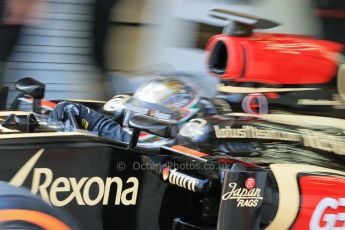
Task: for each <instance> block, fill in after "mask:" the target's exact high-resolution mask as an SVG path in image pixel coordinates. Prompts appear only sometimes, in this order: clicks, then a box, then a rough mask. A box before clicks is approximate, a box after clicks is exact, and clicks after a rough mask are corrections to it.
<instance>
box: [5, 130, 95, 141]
mask: <svg viewBox="0 0 345 230" xmlns="http://www.w3.org/2000/svg"><path fill="white" fill-rule="evenodd" d="M60 136H89V137H95V135H93V134H88V133H84V132H50V133H11V134H4V135H0V140H1V139H11V138H31V137H60Z"/></svg>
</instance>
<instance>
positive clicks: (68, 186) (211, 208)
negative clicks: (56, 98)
mask: <svg viewBox="0 0 345 230" xmlns="http://www.w3.org/2000/svg"><path fill="white" fill-rule="evenodd" d="M22 83H23V82H22ZM24 83H25V84H17V86H18V88H19V89H20V90H22V91H23V92H24V94H25V95H31V96H33V97H34V99H33V101H34V102H35V103H34V110H35V112H25V111H18V110H14V111H3V112H0V118H1V121H2V122H1V126H0V180H2V181H6V182H8V183H9V184H10V185H11V186H15V187H26V188H28V189H29V190H30V191H31V192H32V193H33V194H38V195H40V196H41V198H42V199H43V200H45V201H46V202H49V203H50V204H51V205H52V206H53V207H55V208H56V209H65V210H67V212H69V214H70V215H71V216H72V217H73V218H74V220H75V221H76V222H77V224H78V225H79V226H80V227H81V229H90V230H91V229H92V230H95V229H112V230H114V229H174V230H180V229H196V230H206V229H218V230H225V229H290V228H291V229H307V228H310V229H320V228H335V227H339V228H342V227H344V223H345V221H344V218H343V215H344V206H345V204H344V200H345V192H344V191H345V169H344V155H345V150H344V149H345V146H344V145H345V136H344V131H345V121H344V120H340V119H336V118H321V117H316V116H300V115H286V114H285V115H284V114H272V115H265V116H257V115H248V114H243V113H237V114H235V113H228V114H223V115H217V114H215V115H210V116H207V117H199V118H196V119H193V120H191V121H189V122H188V123H186V124H185V125H184V126H183V127H182V128H180V129H178V128H177V125H176V124H174V123H171V122H168V121H163V120H160V119H158V118H154V117H150V116H147V115H137V116H134V117H132V118H131V120H130V121H129V126H130V128H131V129H132V136H131V140H130V142H129V143H122V142H116V141H113V140H109V139H104V138H100V137H98V136H96V135H94V134H92V133H88V132H86V131H84V130H79V129H77V127H75V122H74V121H73V113H70V112H69V111H66V113H67V114H66V115H67V116H68V120H69V122H67V123H69V124H66V123H65V124H64V123H59V122H55V123H52V122H51V121H49V120H48V119H47V115H46V114H47V113H48V112H47V111H44V112H42V108H41V107H40V104H41V98H42V97H43V96H42V93H43V92H44V85H42V84H41V85H40V84H38V83H37V82H35V81H31V80H30V81H27V80H26V81H24ZM42 88H43V89H42ZM42 104H43V103H42ZM89 105H92V103H91V102H89ZM95 108H96V109H97V108H99V104H96V105H95ZM141 132H146V133H150V134H154V135H157V136H160V137H164V138H170V139H172V140H174V143H173V144H166V145H163V146H158V147H157V146H152V147H149V146H147V145H146V146H143V145H141V143H140V142H138V138H139V135H140V133H141ZM8 202H12V201H11V199H7V198H5V199H3V198H2V197H0V208H1V205H2V204H4V203H8ZM19 203H20V202H19ZM20 208H21V209H24V210H25V209H30V207H29V206H26V205H25V202H23V203H22V206H21V207H20ZM0 221H3V220H1V215H0ZM0 226H1V225H0ZM70 228H71V229H73V227H70Z"/></svg>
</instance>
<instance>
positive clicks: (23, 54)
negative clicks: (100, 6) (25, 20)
mask: <svg viewBox="0 0 345 230" xmlns="http://www.w3.org/2000/svg"><path fill="white" fill-rule="evenodd" d="M92 3H93V2H92V0H47V3H46V5H45V6H44V8H43V9H44V11H43V12H42V13H41V14H40V15H39V17H40V20H39V22H38V23H37V24H35V25H32V26H27V27H26V28H24V30H23V35H22V37H21V38H20V40H19V44H18V45H17V47H16V50H15V53H13V55H12V56H11V58H10V62H9V63H8V65H7V71H6V84H7V85H8V86H9V87H10V94H9V101H12V100H13V98H14V96H15V95H16V92H15V91H14V82H15V81H17V80H18V79H20V78H22V77H24V76H31V77H33V78H35V79H37V80H40V81H42V82H44V83H45V84H46V88H47V93H46V98H48V99H57V98H92V99H97V98H102V97H103V96H102V89H101V88H102V86H101V85H100V83H99V79H100V74H99V72H98V71H97V69H96V68H95V65H94V63H93V59H92V56H91V52H92V49H91V44H92V43H91V42H92V40H91V39H92V37H91V25H92Z"/></svg>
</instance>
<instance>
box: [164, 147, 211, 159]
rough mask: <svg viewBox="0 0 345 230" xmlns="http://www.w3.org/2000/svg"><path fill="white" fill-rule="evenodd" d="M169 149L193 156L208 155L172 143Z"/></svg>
mask: <svg viewBox="0 0 345 230" xmlns="http://www.w3.org/2000/svg"><path fill="white" fill-rule="evenodd" d="M171 149H173V150H177V151H180V152H183V153H185V154H188V155H192V156H195V157H206V156H209V155H208V154H206V153H202V152H199V151H196V150H194V149H190V148H187V147H184V146H182V145H174V146H172V147H171Z"/></svg>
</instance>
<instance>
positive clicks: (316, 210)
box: [283, 176, 345, 229]
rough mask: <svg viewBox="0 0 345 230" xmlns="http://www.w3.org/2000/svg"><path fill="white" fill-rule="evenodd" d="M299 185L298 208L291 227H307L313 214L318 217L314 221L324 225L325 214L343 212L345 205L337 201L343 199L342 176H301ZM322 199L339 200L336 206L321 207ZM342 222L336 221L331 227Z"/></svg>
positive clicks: (343, 182)
mask: <svg viewBox="0 0 345 230" xmlns="http://www.w3.org/2000/svg"><path fill="white" fill-rule="evenodd" d="M299 186H300V193H301V200H300V210H299V212H298V215H297V218H296V220H295V222H294V224H293V226H292V229H309V227H310V224H311V221H312V216H313V215H317V214H319V217H320V218H317V221H314V223H317V224H318V225H319V226H320V227H324V226H325V225H326V222H325V221H324V219H323V218H324V217H325V215H327V214H331V215H333V216H335V215H337V214H339V213H345V207H344V206H343V205H341V204H340V201H339V199H340V198H344V199H345V193H344V191H345V178H344V177H336V176H302V177H301V178H300V180H299ZM283 199H284V198H283ZM287 199H288V198H287ZM324 199H331V200H333V201H334V202H336V203H338V202H339V204H338V205H337V207H336V208H330V207H329V208H324V209H322V208H321V207H320V204H321V202H322V201H323V200H324ZM323 207H325V206H323ZM344 224H345V222H343V221H336V222H335V224H334V226H333V227H341V226H343V225H344Z"/></svg>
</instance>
